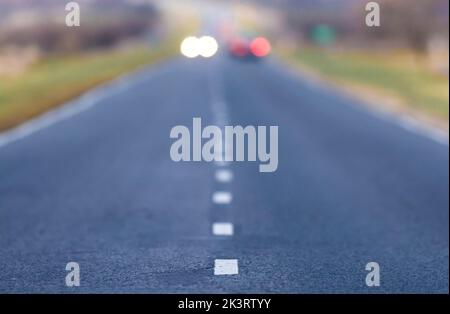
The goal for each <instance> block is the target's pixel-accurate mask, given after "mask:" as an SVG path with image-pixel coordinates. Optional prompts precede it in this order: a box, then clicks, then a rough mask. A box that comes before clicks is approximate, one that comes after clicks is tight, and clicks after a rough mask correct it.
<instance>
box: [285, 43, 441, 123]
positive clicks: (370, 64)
mask: <svg viewBox="0 0 450 314" xmlns="http://www.w3.org/2000/svg"><path fill="white" fill-rule="evenodd" d="M290 58H291V60H296V61H297V62H300V63H301V64H302V65H304V66H306V67H307V68H309V69H312V70H314V71H318V72H319V73H320V74H322V75H324V76H325V77H327V78H330V79H334V80H336V81H338V82H347V83H352V84H356V85H359V86H364V87H368V88H370V87H373V88H374V89H375V90H378V91H386V92H388V93H389V94H390V95H395V96H396V97H398V98H399V99H400V100H401V101H402V103H404V104H405V105H406V106H410V107H411V108H413V109H416V110H418V111H421V112H424V113H426V114H428V115H432V116H435V117H437V118H440V119H442V120H446V121H448V107H449V92H448V85H449V80H448V78H447V77H444V76H441V75H438V74H435V73H433V72H431V71H430V70H429V69H428V68H427V67H426V66H425V65H424V63H423V61H421V60H419V59H414V57H413V56H412V55H411V54H406V53H398V54H363V53H356V52H355V53H352V52H350V53H349V52H338V53H336V52H332V51H326V50H318V49H317V50H316V49H303V50H301V51H298V52H296V53H294V54H292V55H291V56H290Z"/></svg>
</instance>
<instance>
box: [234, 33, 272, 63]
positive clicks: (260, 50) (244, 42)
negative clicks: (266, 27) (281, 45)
mask: <svg viewBox="0 0 450 314" xmlns="http://www.w3.org/2000/svg"><path fill="white" fill-rule="evenodd" d="M270 50H271V47H270V42H269V41H268V40H267V39H266V38H265V37H262V36H251V35H240V36H235V37H233V38H232V39H230V40H229V41H228V51H229V53H230V55H231V56H232V57H234V58H239V59H243V60H258V59H261V58H265V57H267V56H268V55H269V54H270Z"/></svg>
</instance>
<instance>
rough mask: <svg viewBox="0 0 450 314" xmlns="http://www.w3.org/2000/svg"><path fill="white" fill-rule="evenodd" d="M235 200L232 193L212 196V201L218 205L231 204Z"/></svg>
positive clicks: (221, 192)
mask: <svg viewBox="0 0 450 314" xmlns="http://www.w3.org/2000/svg"><path fill="white" fill-rule="evenodd" d="M232 200H233V195H232V194H231V193H230V192H225V191H218V192H214V193H213V195H212V201H213V202H214V203H216V204H230V203H231V201H232Z"/></svg>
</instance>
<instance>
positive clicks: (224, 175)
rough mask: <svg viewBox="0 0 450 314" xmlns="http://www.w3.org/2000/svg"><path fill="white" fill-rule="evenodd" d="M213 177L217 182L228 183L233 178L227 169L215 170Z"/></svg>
mask: <svg viewBox="0 0 450 314" xmlns="http://www.w3.org/2000/svg"><path fill="white" fill-rule="evenodd" d="M215 178H216V180H217V181H218V182H221V183H228V182H230V181H231V180H233V173H232V172H231V170H228V169H219V170H216V174H215Z"/></svg>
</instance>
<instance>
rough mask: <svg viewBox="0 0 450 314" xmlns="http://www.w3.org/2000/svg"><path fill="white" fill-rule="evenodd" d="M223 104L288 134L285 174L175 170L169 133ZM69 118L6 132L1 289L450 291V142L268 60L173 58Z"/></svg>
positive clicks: (0, 182)
mask: <svg viewBox="0 0 450 314" xmlns="http://www.w3.org/2000/svg"><path fill="white" fill-rule="evenodd" d="M217 98H220V99H221V100H223V102H222V107H221V110H222V111H226V117H227V120H226V122H228V123H230V125H244V126H245V125H255V126H256V125H266V126H269V125H278V126H279V166H278V170H277V171H276V172H274V173H260V172H258V163H255V162H239V163H238V162H235V163H231V164H230V165H229V166H228V169H229V170H230V171H232V173H233V174H234V179H233V180H232V181H231V182H229V183H218V182H216V181H215V179H214V173H215V171H216V170H217V169H218V165H216V164H214V163H208V162H184V163H176V162H173V161H172V160H171V159H170V155H169V150H170V146H171V144H172V142H173V140H171V139H170V138H169V133H170V130H171V128H172V127H173V126H175V125H180V124H181V125H186V126H190V125H192V118H193V117H201V118H202V119H203V123H204V124H213V123H215V122H217V121H219V120H220V119H219V118H220V117H218V116H217V115H218V112H217V108H215V107H214V104H213V102H214V101H215V100H217ZM91 105H92V106H91ZM71 106H74V107H73V108H80V106H82V107H83V106H84V107H83V108H85V109H86V110H83V111H81V112H79V113H77V114H67V116H66V118H65V119H63V120H61V121H57V122H55V123H53V122H54V121H52V122H51V123H48V124H49V126H48V127H46V128H42V129H40V130H38V131H36V132H34V133H33V131H34V130H32V129H33V126H31V127H29V129H27V130H25V131H24V132H25V133H22V135H24V134H25V135H26V136H25V135H24V136H23V137H22V138H20V139H18V140H14V141H11V142H10V143H6V142H5V140H4V139H5V135H3V140H4V145H3V146H1V147H0V292H69V293H72V292H75V293H76V292H150V293H160V292H175V293H178V292H188V293H189V292H193V293H199V292H210V293H211V292H213V293H217V292H227V293H228V292H249V293H251V292H288V293H306V292H314V293H316V292H326V293H334V292H363V293H385V292H402V293H404V292H408V293H410V292H448V278H449V274H448V269H449V260H448V248H449V243H448V235H449V215H448V213H449V211H448V208H449V196H448V195H449V194H448V188H449V168H448V162H449V155H448V146H447V145H444V144H442V143H438V142H436V141H434V140H432V139H430V138H429V137H426V136H423V135H421V134H417V133H416V132H411V131H410V130H407V129H405V128H404V127H402V126H400V125H399V124H397V123H395V122H394V121H391V120H390V119H382V118H380V117H379V116H376V115H373V114H372V113H370V112H369V111H368V110H367V109H366V108H365V107H364V106H362V105H360V104H357V103H355V102H354V101H353V100H350V99H348V98H346V97H344V96H343V95H340V94H339V93H337V92H336V91H333V90H331V89H329V88H327V87H326V86H320V85H318V84H315V83H311V82H310V81H308V80H305V79H304V78H302V77H300V76H297V75H295V74H293V73H291V72H290V71H288V70H286V68H284V67H283V66H282V65H280V64H279V63H278V62H277V61H275V60H266V62H261V63H254V62H240V61H236V60H232V59H230V58H228V57H227V56H221V57H218V58H212V59H210V60H205V59H198V60H197V59H195V60H187V59H181V58H180V59H176V60H172V61H169V62H166V63H162V64H159V65H157V66H155V67H152V68H149V69H146V70H143V71H140V72H138V73H136V74H134V75H131V76H129V77H127V78H124V79H123V80H121V81H119V82H117V83H115V84H114V85H111V86H109V87H105V88H103V89H101V90H98V91H97V92H94V93H91V94H89V96H86V97H84V98H81V99H80V100H77V101H75V102H74V104H72V105H70V104H69V105H68V107H67V108H69V109H67V110H69V111H70V108H72V107H71ZM77 106H78V107H77ZM88 107H89V108H88ZM219 109H220V108H219ZM74 111H77V110H74ZM65 112H66V113H67V111H65ZM219 113H220V112H219ZM69 115H70V116H69ZM218 119H219V120H218ZM50 120H51V119H50ZM220 121H222V122H223V121H224V120H220ZM40 125H41V126H42V123H41V124H40ZM30 128H31V130H32V131H30ZM22 131H23V130H22ZM29 133H30V134H29ZM16 135H17V134H16ZM222 190H224V191H229V192H230V193H232V196H233V199H232V202H231V203H230V204H228V205H219V204H214V203H213V202H212V198H211V197H212V194H213V193H214V192H215V191H222ZM218 221H224V222H230V223H232V224H233V226H234V234H233V236H216V235H214V234H213V233H212V231H211V226H212V224H213V223H214V222H218ZM215 259H236V260H237V261H238V266H239V273H238V274H237V275H224V276H217V275H214V260H215ZM70 261H75V262H77V263H79V265H80V268H81V285H80V287H66V286H65V276H66V274H67V271H66V270H65V266H66V263H68V262H70ZM372 261H374V262H377V263H379V265H380V274H381V285H380V286H379V287H367V286H366V284H365V277H366V274H367V273H368V272H367V271H366V270H365V265H366V264H367V263H368V262H372Z"/></svg>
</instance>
